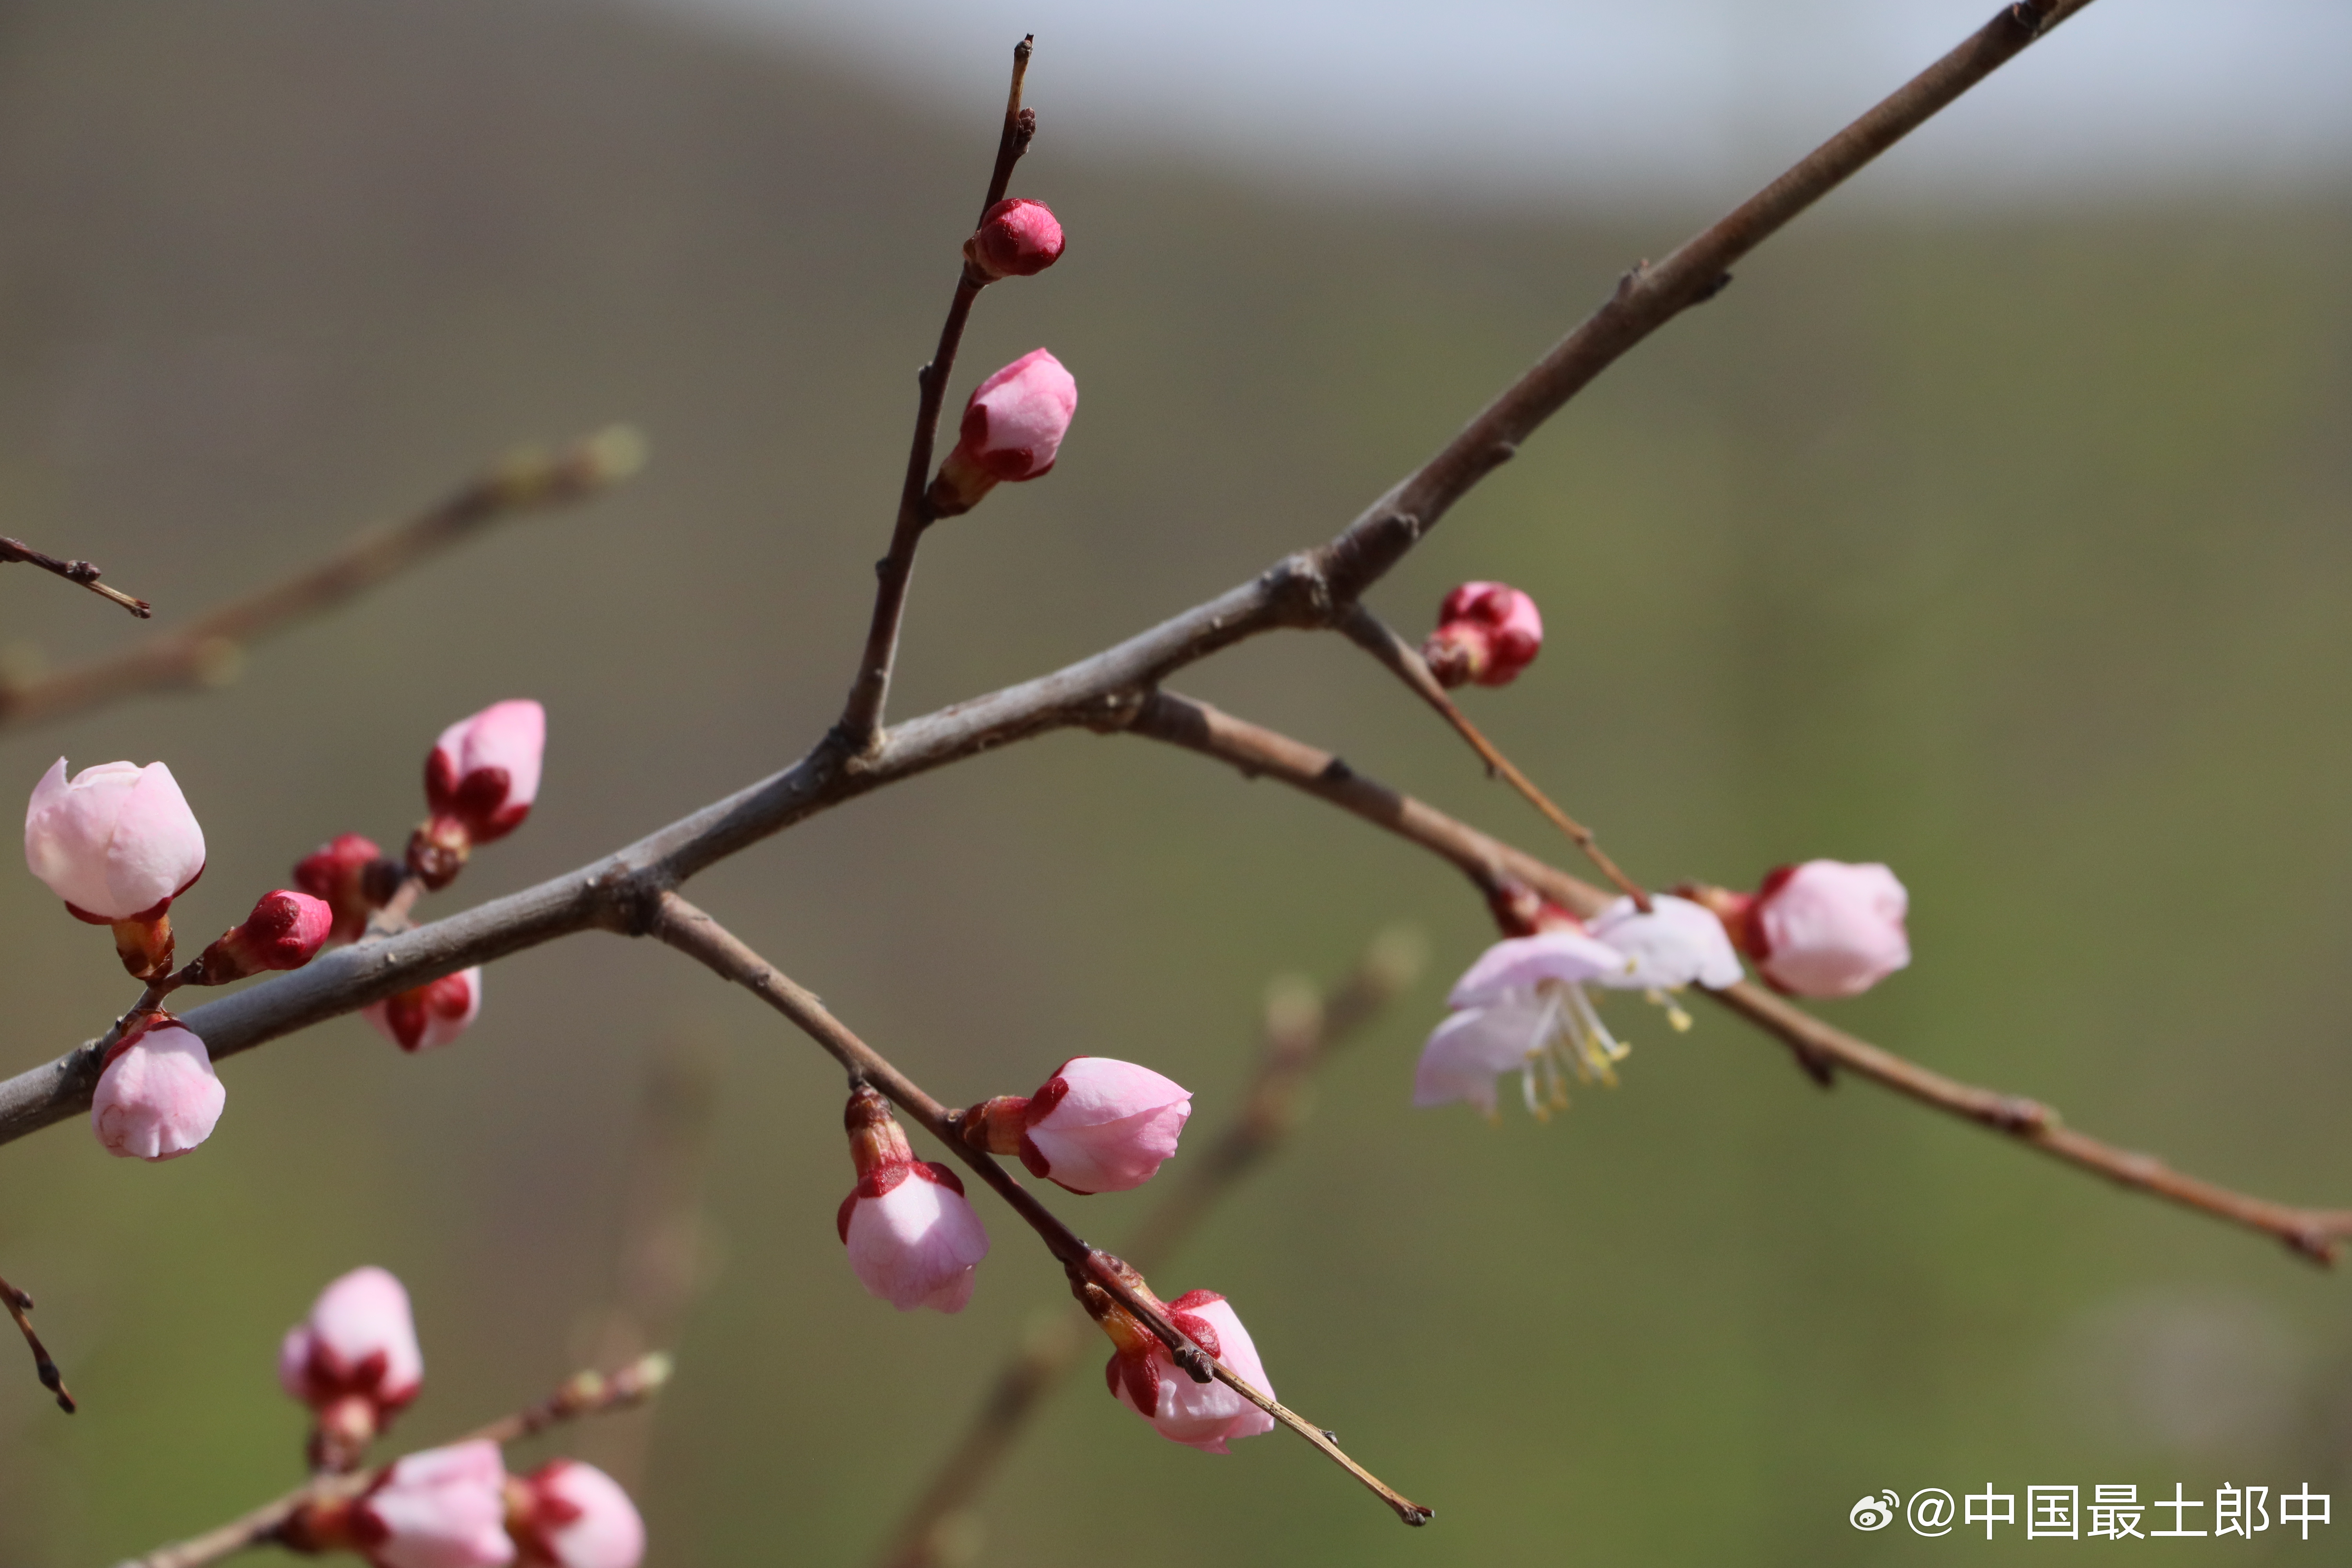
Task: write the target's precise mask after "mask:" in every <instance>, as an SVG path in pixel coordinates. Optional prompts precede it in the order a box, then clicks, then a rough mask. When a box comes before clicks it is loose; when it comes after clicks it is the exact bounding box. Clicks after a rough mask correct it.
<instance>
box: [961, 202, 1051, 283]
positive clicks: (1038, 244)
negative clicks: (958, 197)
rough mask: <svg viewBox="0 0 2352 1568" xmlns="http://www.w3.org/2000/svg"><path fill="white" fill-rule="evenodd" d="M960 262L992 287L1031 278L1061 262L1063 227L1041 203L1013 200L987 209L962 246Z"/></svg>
mask: <svg viewBox="0 0 2352 1568" xmlns="http://www.w3.org/2000/svg"><path fill="white" fill-rule="evenodd" d="M963 258H964V259H965V260H966V261H968V262H970V263H971V268H972V270H973V271H975V272H977V273H979V274H980V276H981V277H982V279H985V280H987V281H988V282H991V283H993V282H995V281H996V280H997V279H1000V278H1032V277H1034V276H1035V275H1036V274H1038V273H1040V272H1043V271H1045V268H1048V267H1051V266H1053V265H1054V263H1055V262H1056V261H1059V260H1060V259H1062V226H1061V225H1060V224H1059V223H1057V222H1055V219H1054V215H1053V213H1052V212H1050V211H1049V210H1047V208H1046V206H1045V203H1044V202H1033V201H1031V200H1029V198H1027V197H1026V196H1013V197H1012V198H1010V199H1008V200H1005V201H1001V202H999V203H997V204H996V205H994V206H992V207H991V208H989V209H988V212H987V214H986V216H983V217H982V219H981V220H980V227H979V228H978V229H977V230H976V231H974V233H973V234H972V237H971V238H970V239H967V240H965V241H964V242H963Z"/></svg>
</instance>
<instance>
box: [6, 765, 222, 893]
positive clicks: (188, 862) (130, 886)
mask: <svg viewBox="0 0 2352 1568" xmlns="http://www.w3.org/2000/svg"><path fill="white" fill-rule="evenodd" d="M25 864H26V865H27V866H29V867H31V868H32V871H33V875H34V876H36V877H38V878H39V879H41V880H42V881H44V882H47V884H48V885H49V891H51V892H53V893H55V894H56V895H57V896H58V898H60V899H63V900H65V901H66V908H67V909H68V910H71V911H72V912H73V913H74V915H75V916H76V917H77V918H79V919H81V920H84V921H89V923H90V924H92V925H110V924H112V923H114V922H115V921H131V920H139V919H152V918H154V917H157V916H160V915H162V914H163V911H164V910H167V909H169V908H170V907H171V903H172V900H173V899H174V898H177V897H178V896H179V895H180V894H182V893H184V892H185V891H187V889H188V887H189V885H190V884H191V883H193V882H194V881H195V879H197V878H198V877H199V876H201V875H203V873H204V869H205V831H204V829H203V828H201V827H199V826H196V816H195V813H194V812H192V811H190V810H189V809H188V802H187V797H186V796H184V795H182V794H181V793H180V786H179V784H178V783H177V781H175V780H174V779H173V777H172V770H171V769H169V768H167V767H165V766H164V765H163V763H148V764H147V765H146V766H145V767H143V768H142V767H140V766H139V765H137V764H136V763H101V764H100V765H99V766H97V767H94V768H84V769H83V770H82V771H81V772H80V773H77V774H75V775H74V777H73V780H72V782H70V783H68V781H67V779H66V760H65V759H64V758H63V757H59V758H58V760H57V762H56V763H55V764H54V765H52V766H51V767H50V769H49V771H48V772H47V773H44V774H42V775H41V782H40V783H39V784H36V785H34V786H33V798H32V801H31V803H30V804H29V805H27V806H26V810H25Z"/></svg>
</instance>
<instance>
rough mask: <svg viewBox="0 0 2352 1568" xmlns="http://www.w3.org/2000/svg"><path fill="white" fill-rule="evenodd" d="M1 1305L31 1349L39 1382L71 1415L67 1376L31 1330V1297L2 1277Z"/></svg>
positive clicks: (73, 1407) (72, 1397)
mask: <svg viewBox="0 0 2352 1568" xmlns="http://www.w3.org/2000/svg"><path fill="white" fill-rule="evenodd" d="M0 1307H5V1308H7V1309H8V1315H9V1316H10V1317H11V1318H14V1319H15V1320H16V1331H17V1332H18V1333H20V1334H22V1335H24V1336H25V1348H26V1349H27V1350H29V1351H31V1352H33V1375H34V1376H36V1377H37V1378H39V1379H40V1380H41V1386H42V1387H43V1388H46V1389H47V1390H48V1391H49V1392H50V1393H51V1394H56V1395H57V1396H58V1409H60V1410H62V1411H64V1412H65V1413H66V1414H67V1415H72V1414H73V1413H74V1409H75V1406H74V1396H73V1395H72V1394H68V1393H67V1392H66V1380H65V1378H64V1376H63V1375H62V1374H61V1373H59V1372H58V1363H56V1362H54V1361H52V1360H50V1359H49V1347H48V1346H47V1345H45V1344H43V1343H42V1342H41V1336H40V1335H38V1334H37V1333H35V1332H34V1331H33V1319H32V1311H33V1299H32V1298H31V1297H30V1296H27V1295H26V1294H25V1292H23V1291H22V1290H19V1289H16V1287H15V1286H14V1285H11V1284H9V1283H8V1281H6V1280H5V1279H0Z"/></svg>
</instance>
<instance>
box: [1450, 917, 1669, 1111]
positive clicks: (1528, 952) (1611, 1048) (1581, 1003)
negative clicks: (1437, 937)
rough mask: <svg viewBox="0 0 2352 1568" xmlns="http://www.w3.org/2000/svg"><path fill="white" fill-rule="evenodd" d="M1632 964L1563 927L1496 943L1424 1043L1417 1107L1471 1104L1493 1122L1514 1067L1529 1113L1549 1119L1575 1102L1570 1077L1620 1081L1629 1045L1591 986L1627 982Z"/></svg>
mask: <svg viewBox="0 0 2352 1568" xmlns="http://www.w3.org/2000/svg"><path fill="white" fill-rule="evenodd" d="M1626 964H1627V959H1626V957H1625V955H1624V954H1623V953H1622V952H1619V951H1618V950H1617V949H1615V948H1613V947H1611V946H1610V945H1609V944H1608V943H1607V942H1601V941H1600V940H1598V939H1597V938H1595V937H1593V936H1591V935H1589V934H1587V933H1586V932H1585V931H1581V930H1579V929H1575V928H1574V927H1573V925H1572V923H1568V922H1565V921H1564V922H1563V923H1562V924H1560V925H1559V926H1557V927H1555V928H1553V929H1550V930H1547V931H1538V932H1537V933H1536V934H1535V935H1533V936H1519V937H1508V938H1506V939H1505V940H1503V941H1501V942H1496V943H1495V944H1494V946H1492V947H1490V948H1488V949H1487V950H1486V952H1483V953H1481V954H1479V955H1478V959H1477V961H1476V962H1475V963H1472V964H1471V965H1470V967H1469V969H1468V970H1466V971H1465V972H1464V973H1463V976H1462V978H1461V979H1460V980H1458V981H1456V982H1455V983H1454V990H1453V993H1452V994H1451V995H1449V996H1448V997H1447V998H1446V1004H1447V1005H1448V1006H1449V1007H1451V1008H1452V1009H1453V1011H1452V1012H1450V1013H1448V1014H1447V1015H1446V1016H1445V1017H1444V1020H1443V1021H1442V1022H1440V1023H1439V1024H1438V1026H1437V1027H1436V1028H1435V1029H1434V1030H1433V1031H1432V1032H1431V1034H1430V1037H1429V1040H1428V1042H1427V1043H1426V1044H1425V1045H1423V1047H1422V1051H1421V1060H1420V1062H1419V1064H1418V1065H1417V1066H1416V1067H1415V1068H1414V1069H1413V1083H1412V1102H1413V1103H1414V1104H1415V1105H1417V1106H1423V1107H1427V1106H1433V1105H1444V1104H1447V1103H1450V1102H1451V1101H1454V1100H1466V1101H1468V1102H1469V1103H1470V1104H1471V1105H1473V1106H1475V1107H1476V1108H1477V1109H1478V1110H1479V1111H1481V1112H1482V1113H1483V1114H1485V1115H1486V1116H1487V1117H1488V1118H1490V1119H1491V1118H1493V1117H1494V1116H1495V1114H1496V1109H1495V1107H1496V1085H1495V1080H1496V1078H1498V1077H1500V1076H1501V1075H1503V1074H1505V1073H1508V1072H1513V1071H1516V1072H1517V1073H1518V1074H1519V1078H1520V1089H1521V1092H1522V1097H1523V1098H1524V1099H1525V1100H1526V1102H1527V1107H1528V1114H1529V1115H1532V1116H1535V1117H1537V1118H1538V1119H1542V1118H1545V1117H1549V1115H1550V1114H1551V1112H1552V1111H1553V1110H1556V1109H1559V1108H1560V1107H1563V1106H1565V1105H1566V1104H1567V1103H1568V1085H1567V1075H1568V1074H1569V1073H1573V1074H1574V1075H1575V1076H1576V1077H1577V1078H1578V1079H1581V1080H1583V1081H1586V1082H1590V1081H1591V1080H1592V1079H1601V1080H1602V1081H1604V1082H1608V1081H1613V1079H1614V1077H1615V1071H1614V1064H1615V1063H1616V1062H1617V1061H1618V1060H1620V1059H1621V1058H1623V1056H1624V1055H1625V1051H1626V1047H1625V1046H1624V1045H1623V1044H1622V1043H1621V1042H1620V1041H1619V1040H1618V1039H1617V1038H1616V1037H1614V1036H1612V1035H1611V1034H1610V1032H1609V1030H1608V1028H1607V1026H1604V1025H1603V1024H1602V1023H1601V1015H1600V1014H1599V1012H1598V1011H1596V1010H1595V1009H1594V1007H1593V1005H1592V1001H1591V997H1589V996H1587V995H1586V994H1585V991H1584V987H1585V986H1586V984H1591V983H1600V984H1612V983H1613V982H1615V981H1617V980H1619V979H1621V978H1622V976H1623V975H1624V973H1625V970H1626Z"/></svg>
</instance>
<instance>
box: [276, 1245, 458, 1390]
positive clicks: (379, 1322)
mask: <svg viewBox="0 0 2352 1568" xmlns="http://www.w3.org/2000/svg"><path fill="white" fill-rule="evenodd" d="M278 1384H279V1385H280V1386H282V1387H283V1388H284V1389H285V1390H286V1392H287V1393H288V1394H292V1395H293V1396H294V1397H295V1398H296V1399H299V1400H300V1401H301V1402H302V1403H303V1404H305V1405H309V1406H310V1408H311V1409H313V1410H315V1411H319V1412H320V1413H322V1414H323V1413H324V1412H326V1411H327V1410H328V1409H329V1408H330V1407H331V1406H333V1405H337V1404H338V1403H340V1402H341V1401H343V1400H347V1399H356V1400H360V1401H362V1402H364V1403H365V1404H366V1405H368V1406H369V1408H370V1412H371V1414H372V1415H373V1429H374V1430H376V1431H381V1430H382V1429H383V1426H385V1425H386V1424H388V1422H389V1421H390V1418H391V1417H392V1416H394V1415H397V1414H398V1413H399V1412H400V1411H402V1410H403V1409H404V1408H406V1407H407V1405H408V1404H409V1402H410V1401H411V1400H413V1399H415V1397H416V1394H417V1390H418V1389H420V1388H422V1387H423V1386H424V1384H425V1354H424V1352H422V1351H420V1350H419V1349H418V1348H417V1344H416V1324H415V1320H413V1319H412V1318H411V1317H410V1316H409V1311H408V1292H407V1290H405V1289H403V1288H402V1286H401V1283H400V1281H399V1280H398V1279H394V1278H393V1277H392V1275H391V1274H389V1273H388V1272H386V1271H385V1270H383V1269H382V1268H376V1267H374V1266H373V1265H370V1266H368V1267H367V1268H354V1269H352V1271H351V1272H350V1273H349V1274H346V1275H344V1276H343V1277H342V1278H341V1279H337V1280H335V1281H334V1282H333V1283H332V1284H331V1285H329V1286H328V1287H327V1288H326V1289H324V1290H322V1291H320V1293H319V1299H318V1300H317V1301H316V1302H314V1303H312V1305H311V1308H310V1316H309V1317H307V1318H305V1319H303V1320H302V1321H300V1322H299V1323H297V1324H295V1325H294V1326H293V1327H292V1328H290V1329H289V1330H287V1331H286V1338H285V1341H284V1342H283V1343H281V1344H280V1345H279V1347H278Z"/></svg>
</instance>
